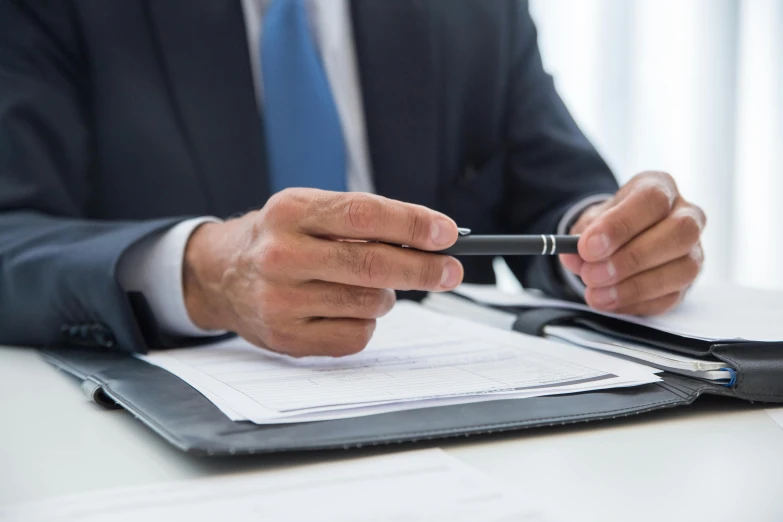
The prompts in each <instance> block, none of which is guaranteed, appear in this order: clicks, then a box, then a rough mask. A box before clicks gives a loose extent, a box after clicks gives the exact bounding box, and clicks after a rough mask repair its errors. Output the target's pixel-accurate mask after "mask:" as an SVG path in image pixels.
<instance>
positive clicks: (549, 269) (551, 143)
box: [504, 0, 617, 297]
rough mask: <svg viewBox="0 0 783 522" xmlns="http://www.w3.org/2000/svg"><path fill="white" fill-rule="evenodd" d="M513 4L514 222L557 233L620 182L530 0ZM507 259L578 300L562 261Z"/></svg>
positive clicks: (524, 275)
mask: <svg viewBox="0 0 783 522" xmlns="http://www.w3.org/2000/svg"><path fill="white" fill-rule="evenodd" d="M511 4H512V8H511V10H512V16H510V17H509V20H510V23H511V24H512V26H511V27H510V28H509V31H510V34H511V35H513V36H512V37H511V41H512V44H511V45H512V52H511V53H510V56H511V59H512V63H511V66H510V70H511V79H510V82H509V88H508V100H507V104H506V106H507V107H508V108H509V111H508V120H507V128H506V135H507V143H508V156H507V157H508V164H507V179H506V183H507V187H508V190H507V192H506V194H507V196H506V200H505V202H504V208H505V214H506V220H507V223H510V225H511V229H512V232H513V233H520V234H541V233H547V234H554V233H556V230H557V225H558V223H559V222H560V219H561V218H562V217H563V216H564V215H565V213H566V212H567V211H568V209H570V208H571V207H572V206H574V205H576V204H578V203H579V202H580V201H582V200H583V199H584V198H586V197H588V196H591V195H595V194H613V193H614V192H615V191H616V190H617V181H616V180H615V178H614V176H613V175H612V173H611V171H610V170H609V167H608V166H607V165H606V163H605V162H604V160H603V159H602V158H601V156H600V155H599V154H598V152H597V151H596V150H595V148H594V147H593V146H592V145H591V144H590V142H589V141H588V140H587V138H586V137H585V136H584V134H583V133H582V131H581V130H580V129H579V127H578V126H577V125H576V123H575V122H574V120H573V118H572V117H571V115H570V114H569V112H568V109H567V108H566V106H565V104H564V103H563V101H562V100H561V99H560V96H559V95H558V93H557V91H556V90H555V85H554V82H553V80H552V77H551V76H550V75H549V74H547V73H546V71H545V70H544V67H543V65H542V62H541V54H540V52H539V49H538V42H537V32H536V27H535V24H534V23H533V20H532V18H531V17H530V13H529V10H528V2H527V1H520V0H513V2H512V3H511ZM506 262H507V263H508V265H509V267H510V268H511V269H512V270H513V271H514V273H515V275H516V276H517V277H518V278H519V279H520V281H521V282H522V285H523V286H525V287H527V288H538V289H541V290H543V291H545V292H546V293H548V294H550V295H555V296H558V297H573V293H572V292H571V291H570V290H569V289H568V287H567V286H566V285H565V284H564V282H563V280H562V277H561V274H560V273H559V269H558V266H557V263H559V261H558V260H557V259H556V258H550V257H547V256H519V257H509V258H507V259H506Z"/></svg>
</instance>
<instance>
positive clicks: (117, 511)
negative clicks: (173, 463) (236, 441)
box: [0, 449, 559, 522]
mask: <svg viewBox="0 0 783 522" xmlns="http://www.w3.org/2000/svg"><path fill="white" fill-rule="evenodd" d="M557 516H558V515H557V514H556V513H553V512H552V510H551V508H547V509H546V510H544V509H541V508H536V507H535V506H534V505H533V504H532V502H531V500H530V499H528V498H526V497H525V493H524V491H519V490H518V489H517V490H511V489H507V488H506V487H505V486H503V485H501V484H499V483H498V482H496V481H494V480H493V479H491V478H490V477H488V476H485V475H483V474H482V473H480V472H479V471H477V470H475V469H473V468H471V467H470V466H468V465H467V464H464V463H462V462H461V461H459V460H457V459H455V458H454V457H451V456H449V455H447V454H446V453H444V452H443V451H441V450H438V449H431V450H422V451H412V452H407V453H400V454H392V455H383V456H379V457H367V458H362V459H353V460H348V461H342V462H334V463H321V464H315V465H309V466H304V467H300V468H293V469H284V470H274V471H269V472H265V473H261V472H250V473H240V474H235V475H229V476H224V477H217V478H208V479H195V480H187V481H180V482H172V483H163V484H154V485H150V486H144V487H137V488H127V489H113V490H107V491H101V492H93V493H87V494H82V495H75V496H69V497H64V498H57V499H51V500H45V501H43V502H35V503H29V504H24V505H20V506H15V507H12V508H10V509H6V510H3V509H2V508H0V521H4V522H31V521H35V522H105V521H111V522H138V521H140V520H142V521H149V522H158V521H161V522H163V521H167V522H168V521H178V520H184V521H187V522H213V521H215V520H230V521H231V522H294V521H303V522H304V521H312V520H318V521H319V522H359V521H361V522H364V521H369V520H372V521H374V522H403V521H404V522H408V521H412V522H416V521H422V522H423V521H431V520H450V521H455V522H473V521H476V520H481V521H487V522H512V521H513V522H526V521H527V522H545V521H550V522H555V521H556V520H559V519H558V518H555V517H557Z"/></svg>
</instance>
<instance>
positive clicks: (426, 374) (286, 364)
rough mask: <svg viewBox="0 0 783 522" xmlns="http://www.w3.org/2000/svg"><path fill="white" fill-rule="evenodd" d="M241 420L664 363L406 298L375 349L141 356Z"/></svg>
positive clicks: (480, 394)
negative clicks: (506, 327) (334, 354)
mask: <svg viewBox="0 0 783 522" xmlns="http://www.w3.org/2000/svg"><path fill="white" fill-rule="evenodd" d="M139 357H141V358H142V359H144V360H146V361H148V362H150V363H151V364H155V365H157V366H160V367H161V368H163V369H165V370H167V371H169V372H171V373H173V374H175V375H177V376H178V377H180V378H181V379H183V380H184V381H186V382H187V383H189V384H190V385H191V386H193V387H194V388H195V389H196V390H198V391H200V392H201V393H202V394H203V395H204V396H205V397H207V398H208V399H209V400H211V401H212V402H213V403H214V404H215V405H216V406H217V407H218V408H219V409H220V410H221V411H223V412H224V413H225V414H226V415H227V416H228V417H229V418H231V419H233V420H237V421H238V420H249V421H252V422H255V423H259V424H275V423H282V422H303V421H316V420H330V419H339V418H346V417H355V416H359V415H370V414H376V413H385V412H391V411H399V410H405V409H412V408H423V407H429V406H444V405H450V404H463V403H466V402H476V401H486V400H494V399H506V398H508V399H510V398H524V397H536V396H541V395H553V394H561V393H574V392H581V391H589V390H596V389H606V388H613V387H619V386H635V385H640V384H647V383H650V382H657V381H659V380H660V378H659V377H658V376H657V375H655V373H656V372H658V371H659V370H657V369H654V368H650V367H648V366H643V365H640V364H637V363H634V362H630V361H625V360H622V359H617V358H615V357H612V356H608V355H604V354H602V353H599V352H593V351H589V350H584V349H581V348H578V347H573V346H568V345H565V344H561V343H556V342H552V341H548V340H546V339H541V338H538V337H533V336H528V335H523V334H520V333H516V332H509V331H503V330H499V329H497V328H492V327H489V326H484V325H481V324H476V323H472V322H470V321H466V320H463V319H459V318H453V317H449V316H446V315H443V314H440V313H437V312H434V311H431V310H427V309H426V308H424V307H422V306H421V305H419V304H417V303H412V302H405V301H403V302H400V303H398V304H397V305H396V306H395V307H394V309H393V310H392V311H391V312H390V313H389V314H388V315H387V316H386V317H383V318H381V319H380V320H379V321H378V326H377V328H376V331H375V335H374V336H373V339H372V340H371V342H370V343H369V345H368V347H367V348H366V349H365V350H364V351H363V352H360V353H358V354H356V355H351V356H347V357H342V358H331V357H309V358H303V359H294V358H291V357H287V356H283V355H279V354H276V353H272V352H269V351H267V350H263V349H260V348H257V347H255V346H251V345H250V344H248V343H247V342H245V341H243V340H241V339H232V340H228V341H225V342H222V343H219V344H216V345H212V346H205V347H199V348H190V349H177V350H167V351H158V352H153V353H150V354H148V355H141V356H139Z"/></svg>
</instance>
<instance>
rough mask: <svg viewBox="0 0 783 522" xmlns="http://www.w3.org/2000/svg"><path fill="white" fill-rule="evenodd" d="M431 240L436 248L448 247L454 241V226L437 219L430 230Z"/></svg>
mask: <svg viewBox="0 0 783 522" xmlns="http://www.w3.org/2000/svg"><path fill="white" fill-rule="evenodd" d="M430 239H432V242H433V243H434V244H435V246H447V245H448V244H449V243H451V242H452V241H453V240H454V225H453V224H452V223H450V222H449V221H446V220H445V219H442V218H440V219H436V220H435V222H434V223H433V224H432V228H431V229H430Z"/></svg>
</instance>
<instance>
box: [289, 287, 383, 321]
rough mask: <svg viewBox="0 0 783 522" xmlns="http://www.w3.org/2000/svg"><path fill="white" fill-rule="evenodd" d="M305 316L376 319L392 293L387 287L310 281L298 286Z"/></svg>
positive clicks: (380, 314) (381, 315)
mask: <svg viewBox="0 0 783 522" xmlns="http://www.w3.org/2000/svg"><path fill="white" fill-rule="evenodd" d="M298 292H299V293H302V301H304V302H306V303H307V307H306V315H307V316H309V317H314V318H315V317H319V318H325V317H332V318H334V317H338V318H340V317H341V318H348V319H378V318H380V317H383V316H384V315H386V314H387V313H389V311H390V310H391V309H392V308H393V307H394V303H395V301H396V295H395V293H394V290H391V289H389V288H368V287H362V286H351V285H341V284H338V283H329V282H326V281H312V282H309V283H306V284H304V285H301V286H300V287H298Z"/></svg>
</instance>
